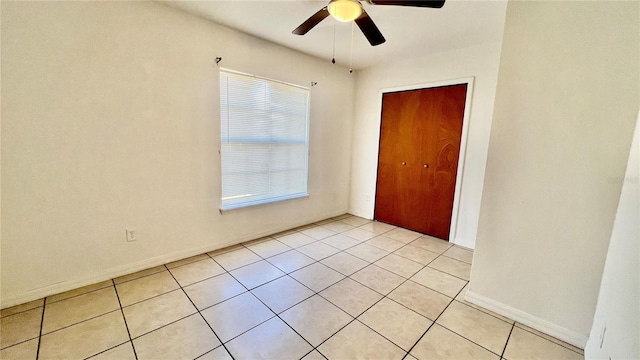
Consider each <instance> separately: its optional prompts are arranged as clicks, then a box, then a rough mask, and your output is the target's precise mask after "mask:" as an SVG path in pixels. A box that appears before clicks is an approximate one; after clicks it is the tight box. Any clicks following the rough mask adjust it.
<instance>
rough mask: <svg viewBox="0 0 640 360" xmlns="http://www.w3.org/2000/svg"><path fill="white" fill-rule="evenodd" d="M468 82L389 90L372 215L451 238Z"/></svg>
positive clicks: (434, 234) (381, 136)
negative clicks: (406, 89)
mask: <svg viewBox="0 0 640 360" xmlns="http://www.w3.org/2000/svg"><path fill="white" fill-rule="evenodd" d="M466 93H467V84H461V85H451V86H443V87H437V88H428V89H420V90H410V91H401V92H393V93H385V94H384V95H383V98H382V122H381V129H380V152H379V158H378V179H377V185H376V203H375V214H374V217H375V219H376V220H378V221H382V222H385V223H389V224H393V225H397V226H400V227H403V228H406V229H410V230H414V231H417V232H420V233H423V234H429V235H433V236H435V237H438V238H441V239H446V240H448V239H449V228H450V226H451V214H452V211H453V197H454V193H455V186H456V174H457V170H458V158H459V153H460V139H461V135H462V123H463V118H464V106H465V98H466Z"/></svg>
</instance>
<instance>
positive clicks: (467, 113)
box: [371, 76, 475, 244]
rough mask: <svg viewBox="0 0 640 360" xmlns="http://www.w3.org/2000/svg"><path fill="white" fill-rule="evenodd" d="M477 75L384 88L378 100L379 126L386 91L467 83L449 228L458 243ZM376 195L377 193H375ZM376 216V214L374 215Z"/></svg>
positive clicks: (452, 239) (452, 241) (450, 240)
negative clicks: (459, 216) (463, 181)
mask: <svg viewBox="0 0 640 360" xmlns="http://www.w3.org/2000/svg"><path fill="white" fill-rule="evenodd" d="M474 81H475V77H474V76H470V77H463V78H456V79H448V80H440V81H433V82H428V83H419V84H410V85H402V86H395V87H390V88H383V89H380V90H379V91H378V94H379V97H378V98H379V101H378V114H379V117H378V128H380V126H381V125H382V98H383V96H384V94H386V93H392V92H398V91H408V90H420V89H429V88H437V87H442V86H450V85H462V84H467V93H466V95H465V102H464V115H463V118H462V134H461V135H460V154H459V155H458V170H457V173H456V188H455V191H454V194H453V211H452V213H451V226H450V228H449V242H451V243H454V244H456V243H457V241H456V235H457V231H456V230H457V228H458V213H459V209H460V195H461V191H462V180H463V177H464V164H465V159H466V157H467V156H466V155H467V140H468V135H469V119H470V118H471V103H472V101H471V100H472V97H473V88H474ZM376 155H377V156H376V158H377V159H378V162H379V161H380V132H379V133H378V148H377V154H376ZM378 164H379V163H378ZM378 164H376V166H377V165H378ZM375 176H376V178H375V183H376V192H377V188H378V187H377V184H378V172H377V171H376V175H375ZM374 196H375V194H374ZM375 206H376V204H375V202H373V203H372V207H373V209H372V211H371V213H372V214H375ZM374 218H375V215H374Z"/></svg>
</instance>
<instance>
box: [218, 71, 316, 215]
mask: <svg viewBox="0 0 640 360" xmlns="http://www.w3.org/2000/svg"><path fill="white" fill-rule="evenodd" d="M220 130H221V131H220V140H221V144H222V145H221V149H220V150H221V154H222V205H221V209H222V210H228V209H234V208H239V207H244V206H250V205H257V204H263V203H268V202H274V201H280V200H286V199H292V198H297V197H302V196H307V195H308V194H307V176H308V154H309V89H308V88H303V87H300V86H296V85H290V84H285V83H282V82H277V81H273V80H268V79H263V78H259V77H257V76H252V75H247V74H242V73H237V72H233V71H230V70H221V71H220Z"/></svg>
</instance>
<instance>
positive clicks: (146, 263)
mask: <svg viewBox="0 0 640 360" xmlns="http://www.w3.org/2000/svg"><path fill="white" fill-rule="evenodd" d="M344 213H346V210H344V211H341V212H339V213H332V214H329V215H327V216H323V217H322V218H319V219H317V220H312V221H301V222H296V223H293V224H291V225H288V226H286V227H285V228H281V227H279V228H275V229H270V230H267V231H261V232H256V233H251V234H246V235H243V236H242V237H238V238H236V239H234V240H231V241H227V242H224V243H218V244H215V245H207V246H200V247H196V248H190V249H186V250H180V251H176V252H173V253H169V254H164V255H161V256H157V257H154V258H150V259H145V260H141V261H137V262H135V263H131V264H126V265H123V266H118V267H115V268H111V269H107V270H105V271H102V272H99V273H96V274H90V275H88V276H84V277H81V278H79V279H74V280H69V281H62V282H59V283H56V284H51V285H47V286H44V287H40V288H37V289H33V290H29V291H27V292H24V293H21V294H18V295H16V296H8V297H2V299H1V301H0V309H5V308H8V307H11V306H15V305H20V304H24V303H26V302H29V301H33V300H38V299H42V298H44V297H47V296H51V295H55V294H59V293H62V292H65V291H69V290H73V289H77V288H80V287H83V286H87V285H92V284H96V283H99V282H102V281H106V280H111V279H113V278H116V277H119V276H123V275H128V274H132V273H135V272H137V271H140V270H145V269H149V268H152V267H155V266H159V265H164V264H167V263H170V262H172V261H177V260H181V259H185V258H188V257H191V256H195V255H200V254H204V253H206V252H210V251H214V250H217V249H222V248H225V247H227V246H232V245H236V244H240V243H243V242H246V241H249V240H254V239H259V238H261V237H264V236H269V235H272V234H277V233H279V232H282V231H285V230H289V229H293V228H296V227H299V226H303V225H307V224H311V223H314V222H316V221H321V220H324V219H328V218H331V217H334V216H338V215H342V214H344Z"/></svg>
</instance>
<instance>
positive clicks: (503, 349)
mask: <svg viewBox="0 0 640 360" xmlns="http://www.w3.org/2000/svg"><path fill="white" fill-rule="evenodd" d="M515 327H516V322H515V321H514V322H513V324H511V331H509V336H507V341H506V342H505V343H504V347H503V348H502V353H500V359H503V358H504V352H505V351H507V345H509V340H510V339H511V334H512V333H513V328H515Z"/></svg>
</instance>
